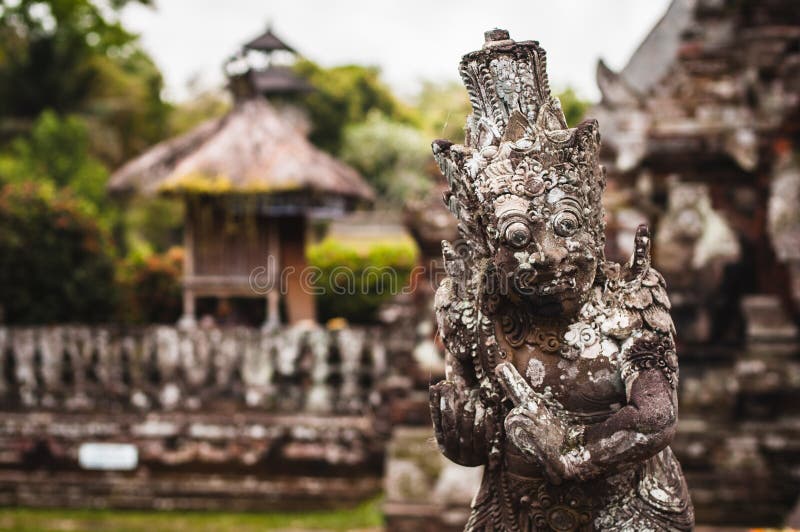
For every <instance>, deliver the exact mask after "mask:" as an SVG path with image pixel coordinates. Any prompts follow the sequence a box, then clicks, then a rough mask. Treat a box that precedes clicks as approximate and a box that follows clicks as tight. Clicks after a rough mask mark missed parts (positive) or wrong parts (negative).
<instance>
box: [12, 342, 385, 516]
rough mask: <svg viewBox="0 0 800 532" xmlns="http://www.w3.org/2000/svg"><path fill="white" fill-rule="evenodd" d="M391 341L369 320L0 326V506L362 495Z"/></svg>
mask: <svg viewBox="0 0 800 532" xmlns="http://www.w3.org/2000/svg"><path fill="white" fill-rule="evenodd" d="M395 344H396V342H395ZM395 344H393V340H392V334H391V333H387V331H385V330H381V329H377V328H359V329H340V330H325V329H322V328H309V327H299V326H298V327H290V328H283V329H278V330H274V331H261V330H259V329H249V328H213V329H202V328H201V329H195V330H191V331H183V330H179V329H177V328H175V327H169V326H150V327H140V328H122V327H110V326H103V327H84V326H53V327H0V368H2V369H3V371H0V504H4V505H28V506H41V505H47V506H61V507H63V506H78V507H118V508H175V509H223V508H224V509H239V510H253V509H266V508H272V507H280V508H284V509H285V508H292V507H296V508H308V507H324V506H339V505H346V504H348V503H354V502H356V501H360V500H363V499H364V498H366V497H369V496H372V495H374V494H376V493H377V492H378V491H379V490H380V479H381V475H382V470H383V456H384V447H385V438H386V427H385V426H384V425H385V424H386V423H384V422H383V421H381V419H382V418H384V417H385V416H383V415H380V414H379V413H378V412H377V411H376V409H377V408H379V401H376V397H378V393H380V388H381V386H382V383H383V382H384V380H385V374H386V372H387V363H386V361H387V357H388V356H389V354H388V350H387V349H391V347H392V345H395Z"/></svg>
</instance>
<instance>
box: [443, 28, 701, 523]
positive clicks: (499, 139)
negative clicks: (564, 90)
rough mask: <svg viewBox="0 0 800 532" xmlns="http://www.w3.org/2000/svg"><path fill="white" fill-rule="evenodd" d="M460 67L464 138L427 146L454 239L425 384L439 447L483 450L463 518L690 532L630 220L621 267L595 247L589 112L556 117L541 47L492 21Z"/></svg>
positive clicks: (654, 319)
mask: <svg viewBox="0 0 800 532" xmlns="http://www.w3.org/2000/svg"><path fill="white" fill-rule="evenodd" d="M460 73H461V76H462V78H463V80H464V83H465V85H466V87H467V91H468V93H469V97H470V100H471V102H472V107H473V112H472V114H471V115H470V116H469V117H468V119H467V126H466V142H465V145H464V146H461V145H454V144H452V143H450V142H447V141H444V140H439V141H436V142H434V143H433V152H434V156H435V158H436V160H437V162H438V164H439V166H440V167H441V169H442V172H443V173H444V175H445V177H446V178H447V180H448V183H449V191H448V192H446V193H445V202H446V203H447V205H448V207H449V209H450V210H451V211H452V212H453V213H454V214H455V216H456V217H457V219H458V222H459V234H460V240H459V241H456V242H454V243H450V242H447V241H445V242H443V243H442V247H443V255H444V259H445V269H446V271H447V274H448V277H447V278H446V279H445V280H444V281H443V282H442V284H441V286H440V287H439V289H438V291H437V293H436V313H437V321H438V325H439V329H440V333H441V335H442V338H443V340H444V344H445V347H446V350H447V353H446V358H447V360H446V362H447V370H446V380H444V381H442V382H440V383H438V384H435V385H433V386H431V390H430V393H431V413H432V418H433V421H434V426H435V431H436V439H437V441H438V443H439V447H440V448H441V450H442V452H443V453H444V454H445V455H446V456H447V457H448V458H450V459H451V460H453V461H455V462H457V463H459V464H462V465H467V466H478V465H485V472H484V477H483V481H482V484H481V488H480V491H479V492H478V494H477V495H476V497H475V499H474V501H473V509H472V515H471V517H470V519H469V521H468V523H467V527H466V529H467V530H512V531H513V530H520V531H528V530H667V529H669V530H689V529H691V528H692V526H693V521H694V516H693V509H692V505H691V502H690V499H689V494H688V491H687V488H686V482H685V480H684V478H683V473H682V472H681V468H680V465H679V464H678V462H677V460H676V459H675V457H674V455H673V454H672V451H671V450H670V448H669V447H668V445H669V443H670V440H671V439H672V437H673V435H674V434H675V428H676V422H677V414H678V404H677V393H676V388H677V380H678V361H677V356H676V353H675V344H674V341H673V335H674V327H673V324H672V320H671V318H670V314H669V308H670V302H669V300H668V298H667V294H666V291H665V285H664V280H663V278H662V277H661V275H659V273H658V272H657V271H655V270H654V269H652V268H651V267H650V238H649V233H648V230H647V228H646V226H641V227H639V229H638V231H637V233H636V236H635V250H634V253H633V256H632V258H631V260H630V261H629V262H628V263H627V264H626V265H623V266H620V265H618V264H614V263H610V262H607V261H605V259H604V253H603V247H604V222H603V207H602V203H601V196H602V192H603V188H604V185H605V176H604V172H603V169H602V168H601V167H600V165H599V163H598V152H599V148H600V144H599V143H600V139H599V134H598V125H597V122H596V121H594V120H586V121H584V122H582V123H581V124H580V125H578V126H577V127H576V128H572V129H569V128H567V124H566V121H565V119H564V114H563V112H562V111H561V108H560V104H559V101H558V100H557V99H556V98H554V97H552V95H551V94H550V88H549V84H548V80H547V74H546V62H545V53H544V50H542V49H541V48H540V47H539V45H538V43H536V42H534V41H526V42H518V43H517V42H514V41H513V40H511V39H510V38H509V35H508V32H506V31H504V30H493V31H489V32H487V33H486V44H485V45H484V47H483V49H482V50H478V51H476V52H472V53H470V54H467V55H466V56H464V58H463V59H462V61H461V65H460Z"/></svg>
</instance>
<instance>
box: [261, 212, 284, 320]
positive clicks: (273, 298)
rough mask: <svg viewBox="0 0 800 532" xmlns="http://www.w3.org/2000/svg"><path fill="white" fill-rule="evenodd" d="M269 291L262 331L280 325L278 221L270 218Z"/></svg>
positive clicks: (268, 228) (279, 242)
mask: <svg viewBox="0 0 800 532" xmlns="http://www.w3.org/2000/svg"><path fill="white" fill-rule="evenodd" d="M267 231H268V232H269V234H268V238H269V240H268V242H269V244H268V249H269V254H270V255H269V269H270V272H269V273H270V289H269V291H268V292H267V316H266V319H265V320H264V325H263V328H264V329H274V328H276V327H278V326H279V325H280V324H281V318H280V306H279V305H280V298H281V286H280V284H281V240H280V233H279V232H278V220H277V219H275V218H271V219H270V220H269V225H268V226H267Z"/></svg>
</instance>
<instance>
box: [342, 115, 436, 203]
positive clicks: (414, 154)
mask: <svg viewBox="0 0 800 532" xmlns="http://www.w3.org/2000/svg"><path fill="white" fill-rule="evenodd" d="M341 157H342V159H343V160H344V161H345V162H347V163H348V164H350V165H352V166H353V167H354V168H355V169H356V170H358V171H359V172H361V174H362V175H363V176H364V177H365V178H366V179H367V180H368V181H369V182H370V184H372V186H373V187H375V190H376V191H377V192H378V195H379V196H380V197H381V198H383V199H386V200H388V201H389V202H390V203H394V204H396V205H402V203H403V201H404V200H406V199H408V198H411V197H418V196H420V195H421V194H423V193H424V192H426V191H427V190H428V189H429V187H430V178H429V177H428V175H427V173H426V170H427V166H428V163H429V162H430V160H431V159H432V157H431V151H430V139H429V138H427V137H426V135H425V134H424V133H423V132H422V131H421V130H420V129H418V128H416V127H413V126H410V125H408V124H404V123H401V122H396V121H394V120H391V119H389V118H387V117H386V116H384V115H382V114H381V113H379V112H377V111H372V112H371V113H370V114H369V115H368V116H367V119H366V120H365V121H364V122H361V123H358V124H351V125H349V126H347V128H346V129H345V132H344V141H343V145H342V149H341Z"/></svg>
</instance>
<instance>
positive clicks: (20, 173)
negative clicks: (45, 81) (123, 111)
mask: <svg viewBox="0 0 800 532" xmlns="http://www.w3.org/2000/svg"><path fill="white" fill-rule="evenodd" d="M107 179H108V170H106V168H105V166H104V165H103V164H102V163H101V162H100V161H99V160H98V159H97V158H95V157H93V156H92V155H91V154H90V153H89V134H88V128H87V125H86V122H85V121H84V120H82V119H81V118H79V117H77V116H74V115H70V116H66V117H63V118H62V117H59V116H58V115H56V114H55V113H54V112H52V111H45V112H43V113H42V114H41V115H40V116H39V118H38V119H37V120H36V123H35V124H34V125H33V128H32V129H31V132H30V135H24V136H19V137H17V138H15V139H14V140H13V141H12V142H11V145H10V147H9V149H8V150H7V152H6V153H5V154H2V155H0V183H21V182H23V181H28V180H33V181H36V182H39V183H49V184H50V185H52V186H54V187H56V188H63V187H69V188H70V189H71V190H72V191H73V192H74V193H75V194H76V195H77V196H79V197H82V198H85V199H87V200H88V201H89V202H90V203H91V204H92V205H94V206H95V207H97V206H99V205H100V204H103V203H105V198H106V193H105V184H106V180H107Z"/></svg>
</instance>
